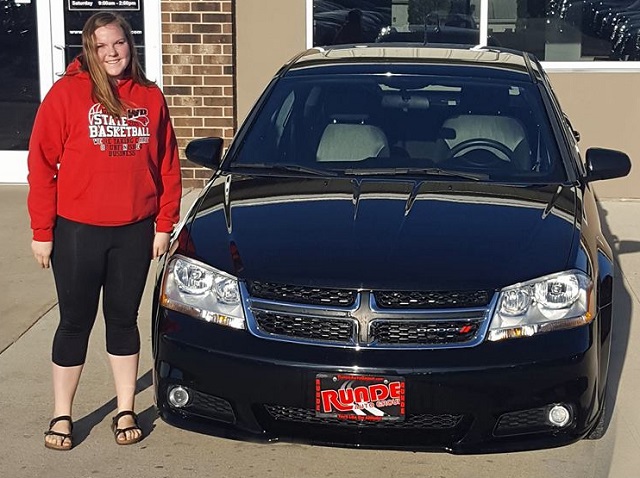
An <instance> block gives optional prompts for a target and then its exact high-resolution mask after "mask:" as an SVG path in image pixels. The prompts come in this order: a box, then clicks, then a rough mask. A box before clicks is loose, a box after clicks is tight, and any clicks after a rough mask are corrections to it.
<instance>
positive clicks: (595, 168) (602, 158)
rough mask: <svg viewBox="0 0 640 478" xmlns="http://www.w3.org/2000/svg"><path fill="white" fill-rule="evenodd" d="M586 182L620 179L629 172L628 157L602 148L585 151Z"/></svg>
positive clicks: (629, 162)
mask: <svg viewBox="0 0 640 478" xmlns="http://www.w3.org/2000/svg"><path fill="white" fill-rule="evenodd" d="M586 159H587V174H586V176H585V180H586V181H587V182H592V181H599V180H601V179H612V178H621V177H623V176H626V175H627V174H629V171H631V160H630V159H629V156H627V155H626V154H625V153H622V152H620V151H615V150H613V149H604V148H589V149H587V155H586Z"/></svg>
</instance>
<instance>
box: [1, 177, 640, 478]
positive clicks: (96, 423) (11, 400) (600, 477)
mask: <svg viewBox="0 0 640 478" xmlns="http://www.w3.org/2000/svg"><path fill="white" fill-rule="evenodd" d="M198 193H199V191H198V190H185V191H184V198H183V209H184V211H186V209H187V208H188V206H189V205H190V204H191V203H192V202H193V200H195V198H196V197H197V195H198ZM26 195H27V188H26V186H16V185H0V218H1V220H2V222H1V224H2V226H1V227H0V244H1V245H2V247H0V263H1V264H2V274H0V430H1V433H0V477H12V478H13V477H29V478H37V477H57V478H63V477H64V478H66V477H69V478H88V477H96V478H100V477H104V478H112V477H124V476H136V477H139V478H147V477H149V478H151V477H153V478H163V477H168V478H169V477H170V478H177V477H222V478H251V477H260V478H271V477H279V478H294V477H295V478H298V477H300V478H314V477H336V478H337V477H340V478H342V477H362V476H368V475H376V476H383V477H385V478H387V477H388V478H404V477H419V478H485V477H487V478H488V477H491V478H500V477H505V478H506V477H509V478H520V477H523V478H532V477H536V478H538V477H539V478H548V477H557V476H562V477H563V478H574V477H575V478H578V477H579V478H605V477H608V478H635V477H637V476H640V471H639V470H640V414H639V413H638V411H637V406H636V403H637V397H638V396H639V395H640V373H639V370H638V369H639V368H640V366H639V363H640V362H639V361H638V355H639V353H640V328H639V327H638V325H637V324H635V322H637V321H638V320H640V312H639V310H640V308H639V305H640V302H639V293H640V221H639V220H638V218H639V217H640V201H623V200H619V201H604V202H603V203H601V212H602V214H601V218H602V221H603V226H604V230H605V234H606V235H607V237H608V239H609V241H610V243H611V244H612V246H613V248H614V251H615V253H616V262H617V264H618V266H619V267H618V270H617V278H616V283H615V304H614V329H613V346H612V357H611V367H610V382H609V387H610V391H609V398H610V400H609V410H608V412H609V413H608V422H609V423H608V431H607V434H606V435H605V437H604V438H602V439H601V440H594V441H587V440H585V441H581V442H578V443H576V444H573V445H569V446H565V447H561V448H555V449H551V450H540V451H533V452H521V453H508V454H496V455H472V456H454V455H449V454H446V453H412V452H399V451H376V450H358V449H343V448H330V447H321V446H306V445H297V444H288V443H272V444H257V443H245V442H239V441H233V440H228V439H222V438H215V437H211V436H207V435H200V434H197V433H193V432H187V431H184V430H180V429H177V428H173V427H170V426H169V425H167V424H166V423H164V422H162V420H160V419H158V418H157V415H156V413H155V410H154V407H153V396H152V378H151V346H150V336H149V330H150V308H151V307H150V306H151V297H150V291H151V283H152V280H153V276H154V275H155V264H153V265H152V270H151V272H150V274H149V281H148V287H147V290H146V292H145V296H144V298H143V304H142V307H141V310H140V330H141V336H142V337H141V338H142V352H141V364H140V373H139V379H138V394H137V403H136V408H137V411H138V412H139V413H140V418H141V424H142V426H143V428H144V430H145V433H146V435H147V436H146V438H145V439H144V440H143V441H142V442H140V443H139V444H136V445H132V446H127V447H123V446H118V445H116V443H115V442H114V439H113V435H112V434H111V431H110V430H109V424H110V418H111V416H112V415H113V414H114V411H115V398H114V390H113V383H112V380H111V373H110V369H109V363H108V360H107V356H106V352H105V350H104V326H103V323H102V320H101V319H100V318H99V320H98V321H97V322H96V326H95V328H94V331H93V334H92V337H91V343H90V346H89V355H88V358H87V363H86V365H85V369H84V373H83V376H82V380H81V382H80V387H79V390H78V393H77V396H76V404H75V407H74V420H75V430H74V443H75V448H74V449H73V450H72V451H70V452H57V451H52V450H47V449H45V448H44V446H43V435H42V433H43V431H44V430H45V428H46V426H47V423H48V421H49V419H50V418H51V413H52V409H51V408H52V405H51V395H52V394H51V378H50V367H51V366H50V347H51V339H52V337H53V332H54V330H55V327H56V325H57V321H58V308H57V303H56V298H55V290H54V286H53V278H52V276H51V271H50V270H42V269H40V268H39V267H38V266H37V264H36V262H35V260H33V258H32V256H31V251H30V247H29V245H30V230H29V222H28V217H27V212H26V205H25V203H26Z"/></svg>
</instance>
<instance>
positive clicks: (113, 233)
mask: <svg viewBox="0 0 640 478" xmlns="http://www.w3.org/2000/svg"><path fill="white" fill-rule="evenodd" d="M153 235H154V224H153V219H152V218H149V219H145V220H142V221H140V222H136V223H133V224H127V225H125V226H113V227H111V226H109V227H104V226H92V225H88V224H82V223H78V222H74V221H70V220H68V219H64V218H62V217H58V219H57V222H56V226H55V229H54V238H53V253H52V256H51V264H52V267H53V275H54V278H55V283H56V290H57V292H58V302H59V306H60V324H59V325H58V329H57V330H56V333H55V336H54V338H53V350H52V360H53V362H54V363H55V364H57V365H60V366H62V367H72V366H76V365H82V364H84V361H85V359H86V356H87V345H88V343H89V335H90V333H91V329H92V327H93V324H94V322H95V319H96V313H97V311H98V302H99V299H100V291H101V290H102V310H103V313H104V318H105V325H106V342H107V352H109V353H110V354H112V355H133V354H136V353H138V352H139V351H140V333H139V332H138V324H137V320H138V308H139V307H140V301H141V300H142V293H143V291H144V286H145V282H146V278H147V273H148V272H149V265H150V262H151V259H152V245H153Z"/></svg>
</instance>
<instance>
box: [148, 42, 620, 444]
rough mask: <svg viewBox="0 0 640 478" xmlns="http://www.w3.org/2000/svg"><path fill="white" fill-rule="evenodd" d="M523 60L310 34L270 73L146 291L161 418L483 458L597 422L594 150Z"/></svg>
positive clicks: (213, 160) (600, 258)
mask: <svg viewBox="0 0 640 478" xmlns="http://www.w3.org/2000/svg"><path fill="white" fill-rule="evenodd" d="M577 138H578V135H577V134H576V132H574V131H573V129H572V128H571V126H570V125H569V123H568V119H567V118H566V117H565V116H564V115H563V113H562V111H561V110H560V107H559V105H558V102H557V100H556V98H555V96H554V94H553V92H552V90H551V87H550V85H549V81H548V79H547V77H546V75H545V73H544V71H543V70H542V68H541V66H540V64H539V62H538V61H537V60H536V59H535V58H534V57H532V56H530V55H529V54H526V53H521V52H517V51H509V50H501V49H495V48H482V47H472V48H465V47H458V48H443V47H440V48H435V47H425V46H416V45H412V46H401V45H391V44H389V45H380V44H376V45H368V46H364V47H353V48H349V47H344V48H331V49H321V48H318V49H311V50H308V51H306V52H304V53H301V54H300V55H299V56H297V57H296V58H294V59H293V60H292V61H291V62H289V63H288V64H287V65H285V66H284V67H283V68H282V69H281V70H280V71H279V72H278V73H277V75H276V76H275V78H274V79H273V81H271V83H270V84H269V85H268V87H267V88H266V90H265V92H264V94H263V95H262V96H261V98H260V99H259V100H258V102H257V104H256V105H255V107H254V108H253V109H252V111H251V113H250V115H249V116H248V118H247V120H246V121H245V122H244V124H243V125H242V127H241V128H240V129H239V130H238V133H237V135H236V138H235V139H234V141H233V143H232V144H231V146H230V147H229V149H228V151H227V152H226V154H225V156H224V159H222V160H221V159H220V158H221V150H222V147H223V143H222V140H221V139H218V138H205V139H198V140H194V141H193V142H191V143H190V144H189V146H188V147H187V151H186V154H187V157H188V158H189V159H190V160H191V161H193V162H196V163H199V164H202V165H205V166H208V167H210V168H212V169H214V170H215V173H214V174H213V177H212V178H211V180H210V182H209V183H208V184H207V186H206V187H205V188H204V189H203V191H202V193H201V195H200V197H199V198H198V199H197V200H196V202H195V203H194V204H193V206H192V208H191V210H190V212H189V213H188V215H187V216H186V218H185V220H184V222H183V223H182V224H181V226H180V227H179V229H178V230H177V232H176V234H175V238H174V242H173V243H172V247H171V249H170V252H169V254H168V255H167V256H166V257H165V258H164V259H163V261H162V263H161V268H160V270H159V277H158V282H157V287H156V292H155V301H156V306H155V307H154V309H155V312H154V317H153V354H154V365H155V369H154V383H155V398H156V404H157V407H158V409H159V412H160V415H161V416H162V418H163V419H164V420H166V421H167V422H169V423H171V424H173V425H176V426H179V427H183V428H187V429H192V430H197V431H201V432H205V433H212V434H218V435H222V436H229V437H236V438H241V439H264V440H274V439H282V440H287V441H299V442H307V443H318V444H329V445H344V446H361V447H372V448H398V449H410V450H445V451H448V452H452V453H485V452H503V451H513V450H525V449H534V448H544V447H554V446H559V445H565V444H568V443H571V442H575V441H577V440H579V439H582V438H585V437H589V438H597V437H599V436H601V435H602V434H603V433H604V424H605V422H604V407H605V398H606V397H605V390H606V379H607V364H608V360H609V349H610V332H611V328H612V320H614V319H613V317H612V287H613V275H614V264H613V256H612V252H611V248H610V247H609V245H608V244H607V243H606V241H605V239H604V237H603V234H602V231H601V228H600V222H599V217H598V209H597V205H596V200H595V198H594V192H593V189H592V187H593V186H592V183H593V182H594V181H597V180H601V179H607V178H614V177H620V176H624V175H626V174H627V173H628V172H629V170H630V161H629V158H628V157H627V156H626V155H625V154H624V153H621V152H617V151H613V150H607V149H597V148H591V149H588V150H587V151H586V155H585V157H584V160H583V159H581V157H580V154H579V151H578V147H577V144H576V142H577Z"/></svg>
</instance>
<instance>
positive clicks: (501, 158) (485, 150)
mask: <svg viewBox="0 0 640 478" xmlns="http://www.w3.org/2000/svg"><path fill="white" fill-rule="evenodd" d="M512 155H513V151H511V150H510V149H509V148H508V147H507V146H505V145H504V144H502V143H501V142H500V141H496V140H493V139H484V138H474V139H468V140H466V141H462V142H461V143H458V144H456V145H455V146H454V147H453V148H451V152H450V156H449V159H448V161H452V162H455V163H459V164H460V165H462V166H468V167H472V168H487V169H491V168H496V167H505V166H510V165H511V156H512Z"/></svg>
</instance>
